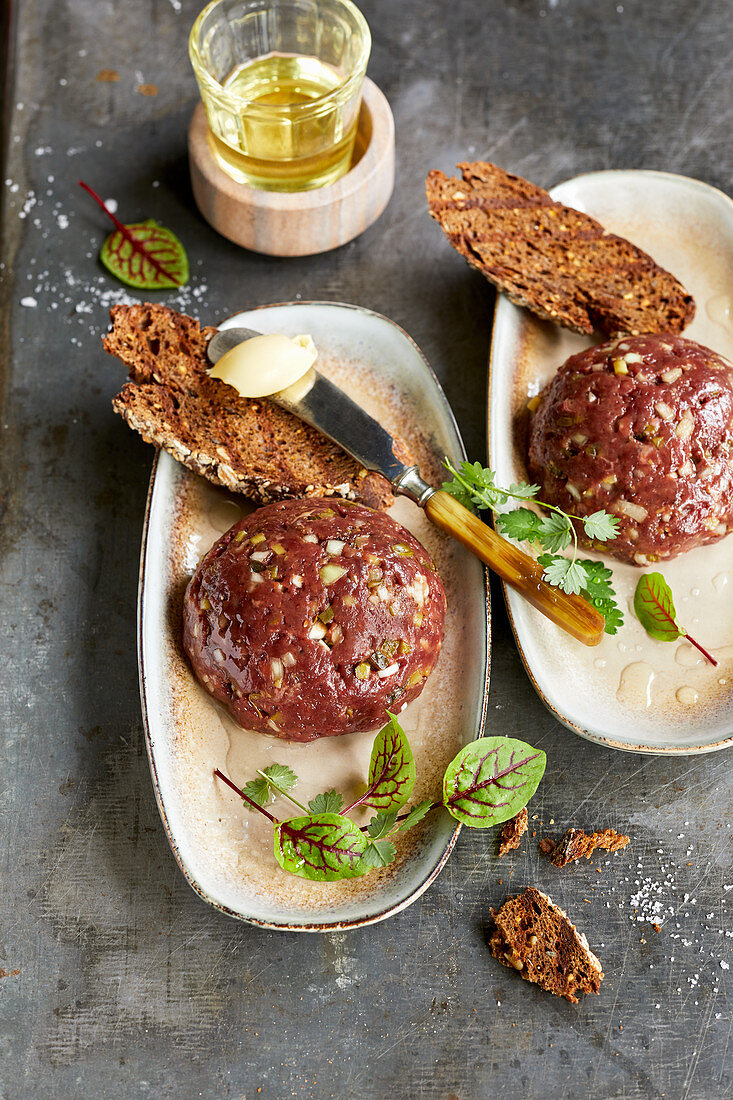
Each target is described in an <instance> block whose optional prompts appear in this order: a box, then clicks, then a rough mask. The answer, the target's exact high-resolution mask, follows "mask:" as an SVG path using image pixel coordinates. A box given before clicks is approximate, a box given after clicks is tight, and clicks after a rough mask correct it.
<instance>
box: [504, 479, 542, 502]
mask: <svg viewBox="0 0 733 1100" xmlns="http://www.w3.org/2000/svg"><path fill="white" fill-rule="evenodd" d="M539 491H540V487H539V485H530V484H529V482H527V481H520V482H519V484H518V485H510V486H509V495H510V496H512V497H514V499H515V500H532V498H533V497H536V496H537V494H538V493H539Z"/></svg>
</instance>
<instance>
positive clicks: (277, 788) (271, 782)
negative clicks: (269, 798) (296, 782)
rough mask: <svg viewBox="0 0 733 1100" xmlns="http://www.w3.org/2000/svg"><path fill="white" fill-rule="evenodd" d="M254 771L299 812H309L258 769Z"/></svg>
mask: <svg viewBox="0 0 733 1100" xmlns="http://www.w3.org/2000/svg"><path fill="white" fill-rule="evenodd" d="M255 771H256V772H257V774H258V775H261V776H262V778H263V779H264V780H265V782H266V783H269V785H270V786H271V787H274V788H275V790H276V791H277V793H278V794H280V795H282V797H283V798H287V799H289V801H290V802H292V803H293V805H294V806H297V807H298V809H299V810H302V811H303V813H304V814H308V813H310V810H309V809H308V807H307V806H304V805H303V803H302V802H298V800H297V798H293V796H292V795H291V794H288V792H287V791H284V790H283V789H282V787H280V786H279V785H278V784H277V783H276V782H275V780H274V779H271V778H270V776H269V775H267V774H266V773H265V772H263V771H262V770H261V769H260V768H256V769H255Z"/></svg>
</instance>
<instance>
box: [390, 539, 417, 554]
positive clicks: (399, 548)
mask: <svg viewBox="0 0 733 1100" xmlns="http://www.w3.org/2000/svg"><path fill="white" fill-rule="evenodd" d="M392 549H393V550H394V552H395V554H399V556H400V557H401V558H414V557H415V555H414V554H413V552H412V550H411V549H410V547H409V546H405V544H404V542H396V543H395V544H394V546H393V547H392Z"/></svg>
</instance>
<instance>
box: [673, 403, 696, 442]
mask: <svg viewBox="0 0 733 1100" xmlns="http://www.w3.org/2000/svg"><path fill="white" fill-rule="evenodd" d="M694 430H695V421H694V418H693V416H692V413H691V412H690V410H689V409H685V411H684V412H683V414H682V419H681V420H680V422H679V424H678V425H677V427H676V428H675V430H674V434H675V435H676V436H677V438H678V439H689V438H690V436H691V435H692V433H693V431H694Z"/></svg>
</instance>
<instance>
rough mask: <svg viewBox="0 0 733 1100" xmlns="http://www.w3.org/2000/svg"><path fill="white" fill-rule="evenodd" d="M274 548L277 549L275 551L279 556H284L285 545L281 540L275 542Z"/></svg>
mask: <svg viewBox="0 0 733 1100" xmlns="http://www.w3.org/2000/svg"><path fill="white" fill-rule="evenodd" d="M272 549H273V550H274V551H275V553H276V554H277V555H278V556H279V557H282V556H283V554H284V553H285V547H284V546H283V544H282V543H281V542H273V544H272Z"/></svg>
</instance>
